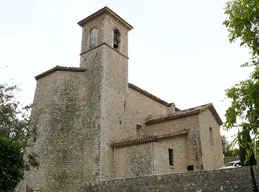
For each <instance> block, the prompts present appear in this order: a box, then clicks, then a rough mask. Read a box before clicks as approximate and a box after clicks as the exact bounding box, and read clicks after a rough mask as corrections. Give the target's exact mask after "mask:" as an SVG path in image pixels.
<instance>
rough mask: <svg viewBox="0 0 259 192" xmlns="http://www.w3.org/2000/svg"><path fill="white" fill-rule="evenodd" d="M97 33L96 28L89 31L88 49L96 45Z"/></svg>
mask: <svg viewBox="0 0 259 192" xmlns="http://www.w3.org/2000/svg"><path fill="white" fill-rule="evenodd" d="M97 34H98V30H97V29H96V28H93V29H92V30H91V33H90V49H92V48H94V47H95V46H96V43H97Z"/></svg>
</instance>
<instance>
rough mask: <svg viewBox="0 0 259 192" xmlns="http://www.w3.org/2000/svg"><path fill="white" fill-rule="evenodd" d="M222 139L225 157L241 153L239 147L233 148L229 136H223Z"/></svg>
mask: <svg viewBox="0 0 259 192" xmlns="http://www.w3.org/2000/svg"><path fill="white" fill-rule="evenodd" d="M221 141H222V148H223V154H224V156H225V157H231V156H238V155H239V149H237V148H234V149H232V148H231V143H230V142H229V141H228V140H227V137H226V136H225V135H222V136H221Z"/></svg>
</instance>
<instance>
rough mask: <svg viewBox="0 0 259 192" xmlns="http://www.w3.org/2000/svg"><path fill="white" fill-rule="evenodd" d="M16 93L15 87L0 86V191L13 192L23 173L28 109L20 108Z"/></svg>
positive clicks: (27, 134)
mask: <svg viewBox="0 0 259 192" xmlns="http://www.w3.org/2000/svg"><path fill="white" fill-rule="evenodd" d="M16 91H19V89H18V87H17V86H15V85H12V86H9V85H7V84H0V191H13V189H14V187H15V186H16V185H17V184H18V182H19V181H20V179H21V178H22V177H23V172H24V159H23V156H24V155H23V154H24V151H25V147H26V145H27V140H28V138H29V129H28V127H29V113H28V112H29V111H28V110H29V107H25V108H22V107H21V104H20V103H19V102H18V101H17V99H16V98H15V92H16Z"/></svg>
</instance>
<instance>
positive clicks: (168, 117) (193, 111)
mask: <svg viewBox="0 0 259 192" xmlns="http://www.w3.org/2000/svg"><path fill="white" fill-rule="evenodd" d="M206 109H209V110H210V111H211V113H212V114H213V116H214V118H215V120H216V121H217V122H218V124H219V125H222V124H223V122H222V120H221V118H220V116H219V115H218V113H217V111H216V109H215V108H214V106H213V105H212V103H209V104H205V105H201V106H197V107H193V108H189V109H185V110H181V111H176V112H175V113H172V114H169V115H160V116H157V117H154V118H151V119H148V120H147V121H146V122H145V124H146V125H151V124H155V123H161V122H164V121H171V120H174V119H179V118H183V117H188V116H192V115H196V114H199V113H200V112H202V111H204V110H206Z"/></svg>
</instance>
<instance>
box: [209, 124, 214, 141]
mask: <svg viewBox="0 0 259 192" xmlns="http://www.w3.org/2000/svg"><path fill="white" fill-rule="evenodd" d="M209 134H210V144H211V145H214V141H213V131H212V128H211V127H209Z"/></svg>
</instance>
